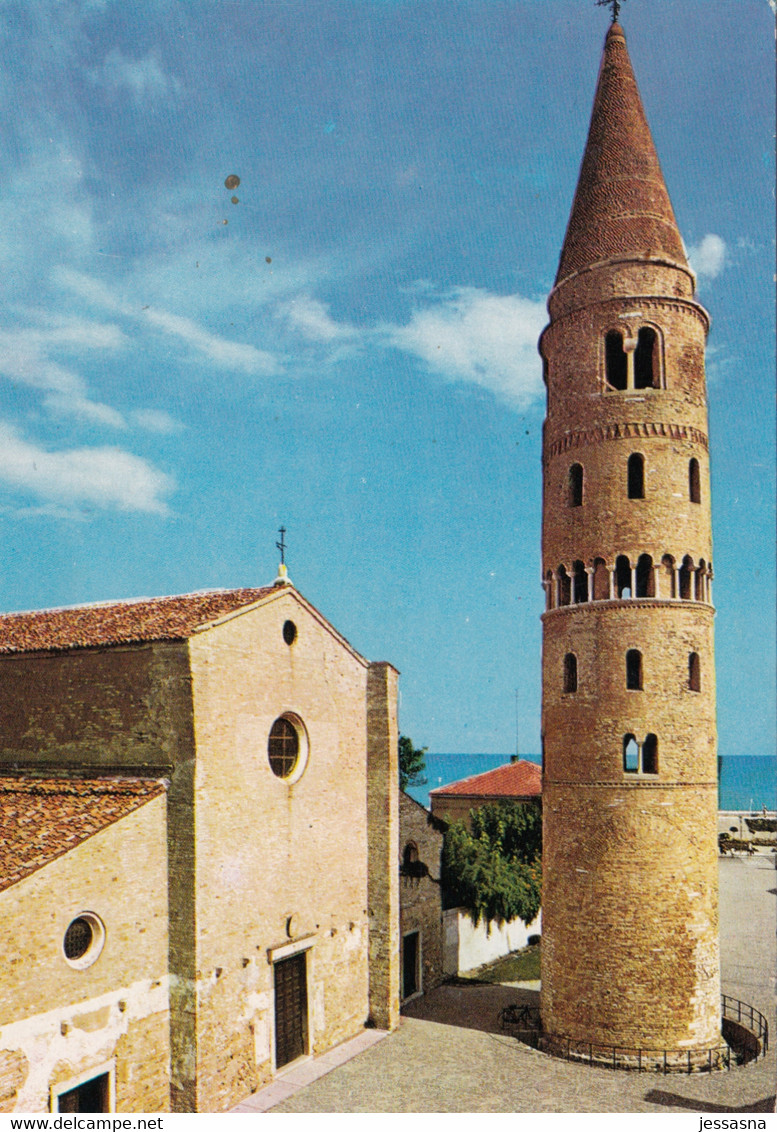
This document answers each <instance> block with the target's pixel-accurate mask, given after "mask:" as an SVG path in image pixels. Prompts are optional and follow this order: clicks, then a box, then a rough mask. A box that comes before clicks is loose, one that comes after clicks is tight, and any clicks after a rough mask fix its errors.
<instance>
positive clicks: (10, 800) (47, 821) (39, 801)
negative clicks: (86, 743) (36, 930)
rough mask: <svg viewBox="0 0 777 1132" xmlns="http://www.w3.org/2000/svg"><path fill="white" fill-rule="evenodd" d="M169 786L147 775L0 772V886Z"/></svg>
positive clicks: (137, 806)
mask: <svg viewBox="0 0 777 1132" xmlns="http://www.w3.org/2000/svg"><path fill="white" fill-rule="evenodd" d="M165 790H166V784H165V783H164V782H162V781H159V780H154V779H148V778H121V779H119V778H101V779H84V778H79V779H61V778H57V779H53V778H42V779H41V778H38V779H33V778H0V890H2V889H4V888H9V887H10V886H11V885H12V884H16V882H17V881H19V880H21V879H22V878H23V877H26V876H28V875H29V874H30V873H33V872H35V871H36V870H37V869H40V868H42V867H43V866H44V865H47V864H48V863H49V862H50V861H53V860H54V859H55V858H56V857H61V856H62V854H63V853H67V851H68V850H69V849H73V848H74V847H75V846H76V845H80V844H81V842H82V841H86V839H87V838H89V837H92V836H93V835H94V834H95V833H99V831H100V830H101V829H105V827H106V826H109V825H111V824H112V823H113V822H115V821H118V820H119V818H123V817H125V816H126V815H127V814H130V813H132V811H133V810H137V809H139V808H140V806H142V805H144V804H145V803H146V802H148V801H150V800H151V799H152V798H157V797H158V796H159V795H160V794H163V793H164V792H165Z"/></svg>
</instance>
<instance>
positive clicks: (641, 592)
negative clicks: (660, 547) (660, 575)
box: [637, 554, 656, 597]
mask: <svg viewBox="0 0 777 1132" xmlns="http://www.w3.org/2000/svg"><path fill="white" fill-rule="evenodd" d="M655 596H656V576H655V573H654V571H653V559H652V558H651V557H650V555H649V554H640V556H639V558H638V559H637V597H655Z"/></svg>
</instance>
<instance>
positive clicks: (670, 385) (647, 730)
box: [540, 23, 721, 1053]
mask: <svg viewBox="0 0 777 1132" xmlns="http://www.w3.org/2000/svg"><path fill="white" fill-rule="evenodd" d="M694 283H695V280H694V275H693V272H692V271H691V269H690V267H689V266H688V261H687V259H686V256H685V251H684V249H683V244H682V240H681V238H680V234H679V232H678V229H677V224H676V222H675V218H674V214H673V212H672V206H671V204H670V202H669V196H668V194H667V191H666V186H665V184H664V179H663V175H662V173H661V169H660V166H659V163H658V158H657V156H656V152H655V148H654V145H653V140H652V138H651V135H650V130H649V127H648V124H647V121H646V119H645V115H644V111H643V108H642V103H641V100H640V97H639V93H638V91H637V87H636V83H635V80H634V75H633V72H632V69H631V63H630V60H629V57H628V53H627V49H626V40H625V37H624V34H623V31H622V29H621V27H620V26H619V25H618V24H617V23H613V24H612V26H611V27H610V29H609V32H608V34H607V38H606V41H605V46H604V55H603V59H602V65H601V70H600V73H599V80H598V85H597V91H596V96H595V100H594V107H593V113H592V118H591V126H590V132H589V135H588V141H587V144H586V150H585V154H584V157H583V162H582V166H581V171H580V178H579V182H578V186H577V192H576V195H575V199H574V203H573V206H572V212H571V215H570V219H569V225H568V228H567V233H566V237H565V241H564V247H563V250H562V253H561V261H560V265H559V270H558V275H557V277H556V282H555V285H554V288H553V290H552V292H551V294H550V298H549V300H548V311H549V314H550V323H549V325H548V326H547V327H546V328H545V330H544V332H543V334H542V338H541V340H540V352H541V354H542V357H543V360H544V363H545V382H546V385H547V394H548V401H547V417H546V420H545V426H544V439H543V470H544V476H543V535H542V560H543V586H544V588H545V591H546V612H545V613H544V615H543V742H544V778H543V813H544V837H543V902H542V918H543V937H542V997H541V1013H542V1027H543V1030H544V1031H545V1032H546V1033H555V1034H559V1035H563V1036H564V1037H566V1038H570V1039H572V1040H578V1041H581V1042H595V1043H602V1044H603V1045H608V1046H609V1045H613V1046H623V1047H629V1048H632V1049H635V1050H636V1049H643V1050H646V1049H654V1050H669V1051H678V1052H679V1051H683V1052H684V1053H685V1052H686V1051H688V1050H691V1051H693V1050H697V1051H701V1050H703V1049H704V1048H705V1047H706V1048H710V1047H713V1046H716V1045H719V1044H720V1041H721V1038H720V980H719V961H718V939H717V936H718V912H717V846H716V832H717V762H716V734H715V674H714V653H713V615H714V610H713V606H712V561H711V558H712V539H711V529H710V480H709V460H708V447H707V407H706V395H705V378H704V348H705V341H706V336H707V331H708V329H709V318H708V315H707V313H706V311H705V310H704V309H703V307H701V306H700V305H699V303H698V302H697V301H696V299H695V298H694Z"/></svg>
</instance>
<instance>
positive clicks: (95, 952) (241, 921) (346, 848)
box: [0, 570, 399, 1113]
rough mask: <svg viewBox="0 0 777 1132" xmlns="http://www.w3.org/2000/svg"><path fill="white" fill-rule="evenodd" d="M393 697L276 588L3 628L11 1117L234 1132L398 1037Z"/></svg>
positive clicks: (16, 622) (4, 1051)
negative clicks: (335, 1062) (315, 1064)
mask: <svg viewBox="0 0 777 1132" xmlns="http://www.w3.org/2000/svg"><path fill="white" fill-rule="evenodd" d="M396 681H397V673H396V670H395V669H394V668H392V666H391V665H389V664H386V663H370V662H368V661H367V660H365V659H364V657H362V656H361V655H360V654H359V653H357V652H356V650H355V649H353V648H352V647H351V645H350V644H349V643H348V642H347V641H346V640H345V639H344V638H343V637H342V636H341V635H340V634H339V633H338V632H337V631H336V630H335V629H334V628H333V627H332V626H331V625H330V624H329V623H328V622H327V621H326V620H325V619H324V618H323V617H322V616H321V614H320V613H318V612H317V610H316V609H315V608H314V607H313V606H312V605H310V603H309V602H307V601H306V600H305V599H304V598H303V597H302V596H301V594H299V593H298V592H297V590H296V589H295V588H294V587H293V586H292V585H291V584H290V582H289V581H288V579H287V578H286V576H285V572H284V571H283V570H282V572H281V575H280V577H279V579H278V581H277V584H275V585H273V586H268V587H265V588H259V589H241V590H231V591H211V592H205V593H195V594H188V595H184V596H180V597H164V598H156V599H151V600H139V601H122V602H115V603H108V604H102V605H89V606H82V607H77V608H71V609H52V610H42V611H38V612H34V613H15V614H7V615H5V616H3V617H0V683H1V684H2V689H3V695H2V704H3V707H2V713H0V775H1V776H0V796H1V797H2V804H0V826H1V828H0V834H1V835H2V849H1V850H0V934H1V935H2V951H3V955H4V963H3V968H2V972H0V1111H6V1112H12V1111H22V1112H47V1111H52V1112H63V1111H64V1112H79V1111H83V1112H100V1111H118V1112H124V1113H131V1112H164V1111H170V1110H172V1111H182V1112H191V1111H199V1112H220V1111H225V1110H227V1109H229V1108H230V1107H231V1106H233V1105H234V1104H236V1103H237V1102H239V1101H241V1100H243V1099H244V1098H245V1097H246V1096H247V1095H248V1094H250V1093H251V1092H253V1091H255V1090H256V1089H257V1088H260V1087H261V1086H262V1085H264V1084H266V1083H268V1082H269V1081H270V1080H271V1079H272V1078H273V1076H274V1075H275V1074H276V1073H277V1072H278V1071H280V1070H281V1069H283V1068H284V1067H285V1066H287V1065H289V1064H291V1063H292V1062H294V1061H296V1060H297V1059H301V1058H306V1057H311V1056H315V1055H318V1054H320V1053H323V1052H324V1051H326V1050H328V1049H330V1048H331V1047H333V1046H335V1045H337V1044H339V1043H340V1042H342V1041H344V1040H345V1039H347V1038H350V1037H353V1036H354V1035H355V1034H357V1033H358V1032H360V1031H361V1030H362V1029H363V1028H364V1026H365V1025H370V1026H375V1027H378V1028H383V1029H392V1028H394V1027H395V1026H396V1025H397V1022H398V1012H399V878H398V869H397V861H398V857H399V818H398V787H397V779H398V767H397V724H396Z"/></svg>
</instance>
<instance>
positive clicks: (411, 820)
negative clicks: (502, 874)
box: [399, 791, 444, 992]
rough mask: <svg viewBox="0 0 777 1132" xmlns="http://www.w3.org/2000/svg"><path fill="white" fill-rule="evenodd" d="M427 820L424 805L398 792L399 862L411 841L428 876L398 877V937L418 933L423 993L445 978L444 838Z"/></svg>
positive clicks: (402, 792)
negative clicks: (441, 859) (441, 885)
mask: <svg viewBox="0 0 777 1132" xmlns="http://www.w3.org/2000/svg"><path fill="white" fill-rule="evenodd" d="M430 818H431V815H430V814H429V812H428V811H427V810H425V809H424V807H423V806H419V805H418V803H417V802H415V801H413V799H412V798H411V797H410V796H409V795H408V794H405V793H404V791H400V794H399V829H400V836H399V860H400V862H401V861H402V859H403V855H404V849H405V846H406V845H407V844H408V842H412V843H413V844H414V845H415V846H416V848H417V852H418V861H419V862H422V863H423V864H424V865H426V867H427V869H428V875H427V876H423V877H412V876H400V881H399V903H400V935H401V936H404V935H406V934H407V933H408V932H414V931H417V932H420V937H421V967H422V970H421V989H422V990H423V991H424V992H426V991H430V990H432V989H433V988H434V987H436V986H439V984H440V983H441V982H442V980H443V978H444V972H443V954H442V942H443V936H442V930H443V929H442V889H441V888H440V885H439V880H440V857H441V854H442V842H443V835H442V833H441V832H440V831H439V830H437V829H435V828H434V825H433V824H432V821H431V820H430ZM432 878H433V879H432ZM435 882H438V883H435Z"/></svg>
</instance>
